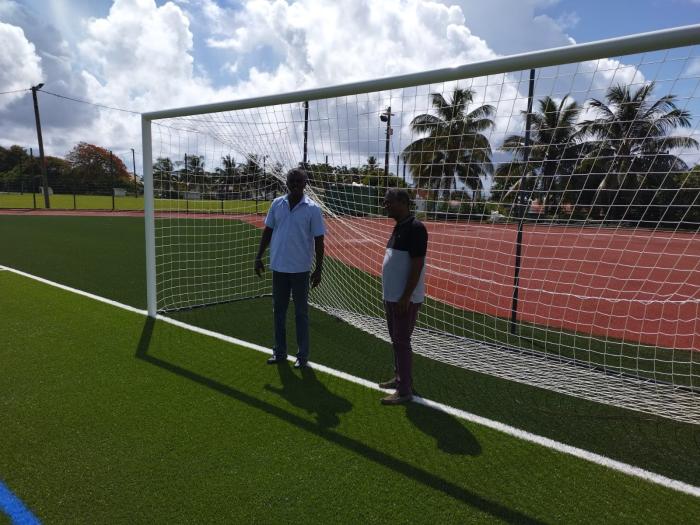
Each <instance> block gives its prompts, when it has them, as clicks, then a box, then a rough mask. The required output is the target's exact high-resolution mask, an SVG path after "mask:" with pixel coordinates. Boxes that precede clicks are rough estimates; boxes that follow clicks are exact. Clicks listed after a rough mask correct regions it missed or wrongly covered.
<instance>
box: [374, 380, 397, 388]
mask: <svg viewBox="0 0 700 525" xmlns="http://www.w3.org/2000/svg"><path fill="white" fill-rule="evenodd" d="M397 386H398V385H397V384H396V379H390V380H389V381H384V382H383V383H379V388H383V389H385V390H389V389H391V388H396V387H397Z"/></svg>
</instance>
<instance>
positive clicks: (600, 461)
mask: <svg viewBox="0 0 700 525" xmlns="http://www.w3.org/2000/svg"><path fill="white" fill-rule="evenodd" d="M0 269H2V270H8V271H10V272H12V273H15V274H17V275H20V276H22V277H26V278H29V279H33V280H35V281H39V282H41V283H44V284H47V285H49V286H54V287H56V288H60V289H61V290H65V291H68V292H72V293H75V294H78V295H82V296H84V297H88V298H90V299H94V300H96V301H100V302H102V303H106V304H108V305H111V306H114V307H117V308H121V309H124V310H128V311H130V312H133V313H137V314H140V315H143V316H147V315H148V312H147V311H146V310H141V309H139V308H134V307H133V306H129V305H126V304H122V303H119V302H117V301H113V300H111V299H107V298H105V297H101V296H99V295H95V294H92V293H89V292H85V291H82V290H78V289H76V288H71V287H70V286H66V285H63V284H60V283H56V282H54V281H50V280H48V279H44V278H43V277H38V276H36V275H32V274H29V273H26V272H23V271H21V270H16V269H14V268H11V267H8V266H2V265H0ZM156 319H157V320H159V321H163V322H165V323H168V324H171V325H173V326H177V327H179V328H182V329H184V330H188V331H191V332H195V333H198V334H201V335H204V336H207V337H212V338H215V339H218V340H220V341H224V342H227V343H231V344H235V345H238V346H242V347H245V348H249V349H251V350H256V351H258V352H262V353H265V354H272V350H271V349H270V348H267V347H264V346H261V345H257V344H255V343H250V342H248V341H244V340H242V339H237V338H235V337H231V336H228V335H224V334H221V333H219V332H214V331H212V330H207V329H205V328H200V327H198V326H193V325H190V324H187V323H183V322H182V321H177V320H175V319H171V318H169V317H166V316H163V315H160V314H158V315H157V316H156ZM288 359H289V360H290V361H292V360H294V358H293V357H292V356H289V357H288ZM312 364H313V369H314V370H318V371H320V372H323V373H326V374H328V375H331V376H334V377H337V378H340V379H344V380H346V381H349V382H351V383H355V384H357V385H361V386H364V387H366V388H370V389H372V390H377V391H380V392H384V390H382V389H380V388H379V386H378V385H377V384H376V383H374V382H372V381H368V380H366V379H363V378H360V377H356V376H353V375H350V374H348V373H346V372H341V371H340V370H335V369H334V368H330V367H327V366H325V365H321V364H317V363H312ZM413 402H415V403H418V404H421V405H424V406H426V407H430V408H433V409H435V410H440V411H442V412H444V413H446V414H450V415H452V416H455V417H458V418H460V419H463V420H465V421H469V422H471V423H475V424H477V425H481V426H484V427H487V428H490V429H492V430H496V431H498V432H501V433H504V434H507V435H509V436H511V437H515V438H517V439H521V440H523V441H527V442H530V443H534V444H536V445H539V446H542V447H545V448H548V449H551V450H554V451H556V452H559V453H562V454H567V455H570V456H574V457H576V458H579V459H583V460H585V461H588V462H590V463H594V464H596V465H600V466H603V467H607V468H609V469H612V470H615V471H617V472H621V473H623V474H627V475H629V476H634V477H637V478H640V479H643V480H645V481H648V482H651V483H654V484H656V485H661V486H663V487H666V488H669V489H672V490H675V491H678V492H682V493H685V494H689V495H691V496H695V497H700V487H696V486H694V485H691V484H689V483H685V482H683V481H678V480H675V479H671V478H668V477H666V476H662V475H661V474H656V473H654V472H650V471H648V470H644V469H642V468H639V467H635V466H633V465H629V464H627V463H623V462H621V461H617V460H614V459H611V458H608V457H607V456H603V455H601V454H596V453H595V452H589V451H587V450H584V449H581V448H578V447H574V446H571V445H567V444H565V443H560V442H559V441H555V440H553V439H550V438H547V437H544V436H539V435H537V434H533V433H531V432H527V431H525V430H521V429H518V428H515V427H512V426H510V425H506V424H505V423H500V422H498V421H494V420H492V419H487V418H485V417H482V416H478V415H476V414H472V413H470V412H467V411H465V410H461V409H459V408H455V407H451V406H449V405H445V404H442V403H438V402H436V401H431V400H429V399H424V398H421V397H418V396H414V398H413ZM388 410H391V408H388Z"/></svg>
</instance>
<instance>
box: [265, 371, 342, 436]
mask: <svg viewBox="0 0 700 525" xmlns="http://www.w3.org/2000/svg"><path fill="white" fill-rule="evenodd" d="M277 370H278V371H279V375H280V380H281V381H282V388H279V387H276V386H272V385H269V384H268V385H265V390H268V391H269V392H274V393H276V394H279V395H280V396H281V397H283V398H284V399H286V400H287V401H288V402H289V403H291V404H292V405H294V406H296V407H299V408H301V409H303V410H305V411H306V412H307V413H309V414H314V415H315V417H316V422H317V423H318V425H319V426H320V427H323V428H333V427H336V426H338V424H339V423H340V418H339V417H338V415H339V414H343V413H345V412H349V411H350V410H351V409H352V403H350V401H348V400H347V399H345V398H344V397H341V396H338V395H336V394H334V393H333V392H331V391H330V390H328V389H327V388H326V386H325V385H324V384H323V383H321V382H320V381H319V380H318V378H317V377H316V374H315V373H314V371H313V370H312V369H311V368H309V367H305V368H302V369H301V376H299V375H297V374H296V373H294V372H293V371H292V369H291V367H290V366H289V363H288V362H287V361H285V362H283V363H280V364H279V365H277Z"/></svg>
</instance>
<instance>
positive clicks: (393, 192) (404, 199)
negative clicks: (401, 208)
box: [386, 188, 411, 207]
mask: <svg viewBox="0 0 700 525" xmlns="http://www.w3.org/2000/svg"><path fill="white" fill-rule="evenodd" d="M386 195H387V197H389V198H391V199H395V200H397V201H398V202H401V203H403V204H405V205H406V206H409V207H410V206H411V196H410V195H409V194H408V191H406V190H405V189H403V188H389V189H388V190H386Z"/></svg>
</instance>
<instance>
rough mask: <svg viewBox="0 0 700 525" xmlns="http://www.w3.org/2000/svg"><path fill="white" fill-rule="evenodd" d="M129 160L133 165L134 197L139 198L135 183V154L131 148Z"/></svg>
mask: <svg viewBox="0 0 700 525" xmlns="http://www.w3.org/2000/svg"><path fill="white" fill-rule="evenodd" d="M131 160H132V162H133V163H134V197H135V198H137V197H138V196H139V187H138V184H137V183H136V153H134V148H131Z"/></svg>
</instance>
